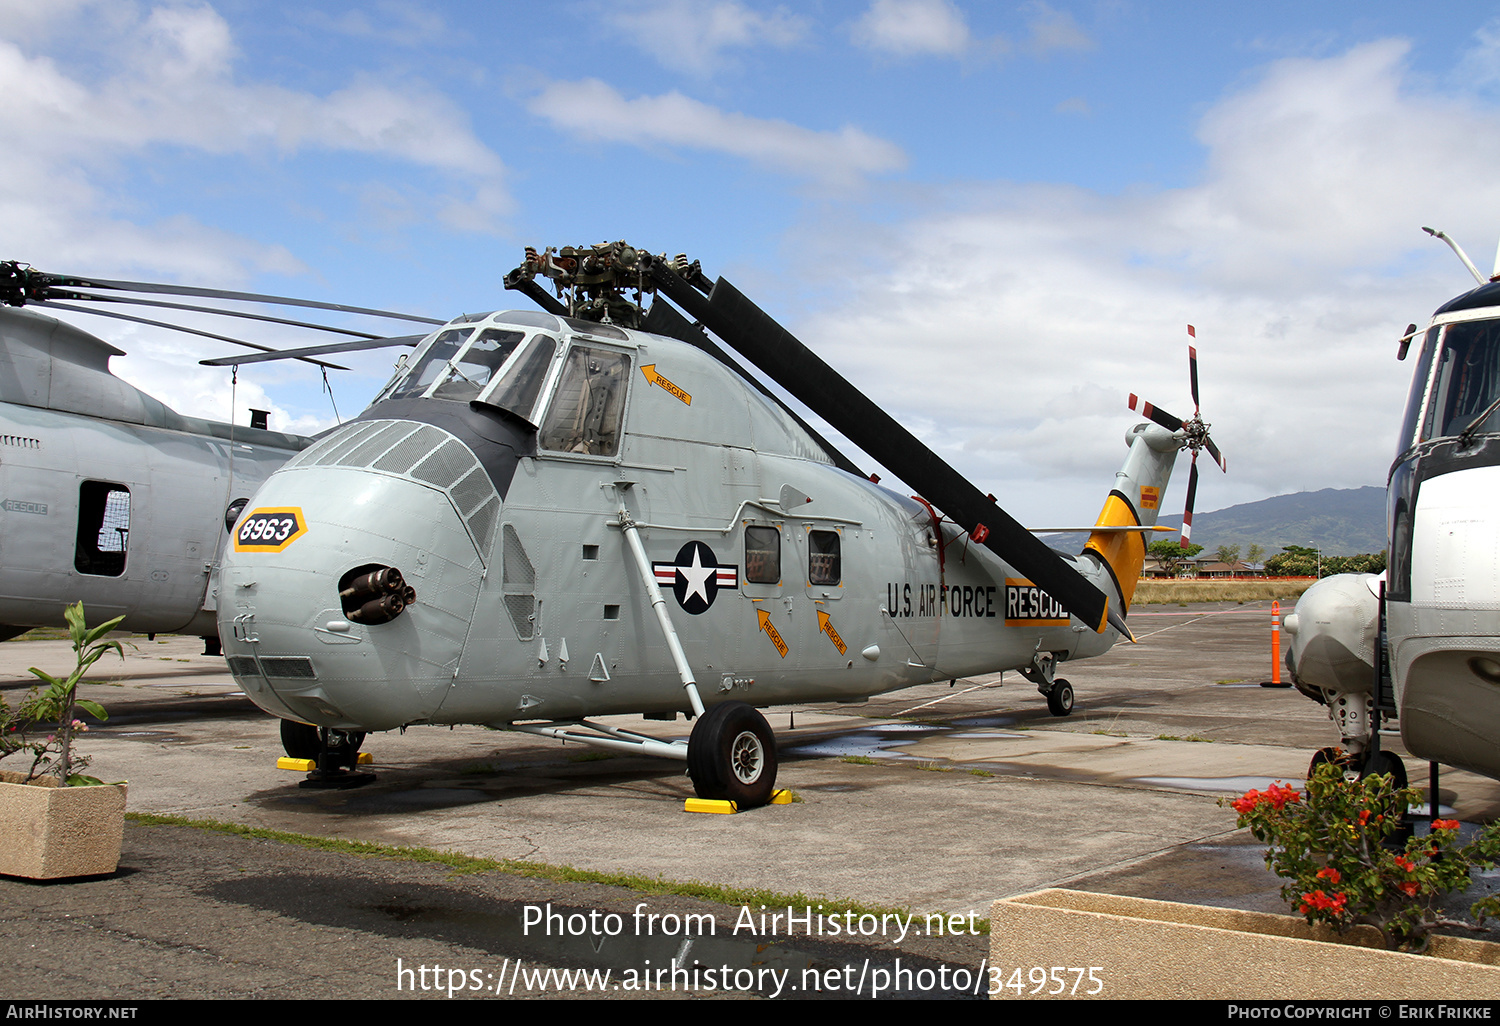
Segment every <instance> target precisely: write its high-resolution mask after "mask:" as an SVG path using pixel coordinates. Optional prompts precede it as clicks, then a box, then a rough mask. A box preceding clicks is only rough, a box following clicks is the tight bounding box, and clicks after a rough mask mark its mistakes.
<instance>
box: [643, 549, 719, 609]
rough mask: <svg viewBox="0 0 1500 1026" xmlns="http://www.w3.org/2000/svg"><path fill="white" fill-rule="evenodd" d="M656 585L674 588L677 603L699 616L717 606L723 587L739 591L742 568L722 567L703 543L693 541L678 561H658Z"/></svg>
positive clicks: (654, 564)
mask: <svg viewBox="0 0 1500 1026" xmlns="http://www.w3.org/2000/svg"><path fill="white" fill-rule="evenodd" d="M651 569H652V570H654V571H656V583H657V584H658V585H661V586H663V587H665V586H666V585H669V584H670V585H671V586H672V594H673V595H674V596H675V597H676V599H677V604H678V605H679V606H681V607H682V608H683V609H684V610H685V611H687V612H688V613H691V614H692V615H693V616H697V615H698V614H699V613H702V612H704V611H705V610H707V609H708V607H709V606H711V605H713V604H714V598H715V597H716V596H717V595H718V594H719V589H720V588H738V587H739V585H740V568H739V567H738V566H735V565H732V564H722V563H720V562H719V560H718V558H717V557H716V556H715V555H714V550H713V549H711V548H709V547H708V546H707V545H705V544H703V543H702V542H700V541H691V542H688V543H687V544H686V545H684V546H683V547H682V548H681V549H680V550H678V553H677V558H676V559H674V560H671V561H669V562H664V563H662V562H654V563H652V564H651Z"/></svg>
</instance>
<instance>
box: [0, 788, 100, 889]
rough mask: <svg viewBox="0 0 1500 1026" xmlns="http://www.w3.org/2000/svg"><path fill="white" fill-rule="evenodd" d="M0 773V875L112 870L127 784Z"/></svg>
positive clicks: (48, 876)
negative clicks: (64, 783)
mask: <svg viewBox="0 0 1500 1026" xmlns="http://www.w3.org/2000/svg"><path fill="white" fill-rule="evenodd" d="M24 779H25V776H24V774H20V773H11V772H7V771H0V831H3V832H4V836H3V838H0V873H3V874H6V875H8V876H25V877H30V878H32V879H34V880H51V879H55V878H57V877H62V876H97V875H100V874H104V873H113V872H114V871H115V869H116V867H118V866H119V864H120V842H121V840H122V839H123V837H124V835H125V785H124V784H104V785H102V786H99V787H49V786H46V785H41V784H22V783H20V781H21V780H24Z"/></svg>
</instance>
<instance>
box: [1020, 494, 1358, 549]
mask: <svg viewBox="0 0 1500 1026" xmlns="http://www.w3.org/2000/svg"><path fill="white" fill-rule="evenodd" d="M1158 523H1160V524H1163V525H1165V526H1168V527H1173V528H1179V529H1180V528H1181V527H1182V515H1181V514H1178V515H1177V516H1173V517H1162V518H1161V520H1159V521H1158ZM1176 537H1177V536H1176V535H1172V534H1157V535H1156V536H1155V537H1153V538H1152V539H1151V540H1152V541H1159V540H1161V539H1162V538H1171V539H1174V540H1175V539H1176ZM1043 538H1044V540H1045V541H1046V542H1047V544H1048V545H1051V546H1052V547H1053V548H1055V549H1060V550H1062V551H1064V552H1077V551H1079V549H1081V548H1082V547H1083V543H1084V542H1085V541H1087V540H1088V535H1086V534H1078V535H1072V534H1068V535H1056V534H1054V535H1044V536H1043ZM1193 541H1194V542H1195V543H1196V544H1199V545H1202V546H1203V548H1204V551H1205V552H1213V550H1214V549H1216V548H1218V547H1219V546H1220V545H1238V546H1239V547H1240V555H1241V558H1243V556H1244V553H1245V551H1246V550H1247V549H1249V548H1250V546H1251V545H1259V546H1260V547H1261V548H1263V549H1265V550H1266V551H1265V555H1266V556H1274V555H1276V553H1278V552H1280V551H1281V550H1282V548H1283V547H1284V546H1287V545H1306V546H1308V547H1310V548H1320V549H1322V550H1323V552H1324V553H1325V554H1327V555H1330V556H1356V555H1359V554H1360V553H1364V552H1384V551H1385V489H1384V488H1374V487H1366V488H1324V489H1322V490H1321V491H1317V492H1294V493H1293V494H1291V495H1275V496H1272V497H1271V498H1269V499H1261V500H1260V501H1259V502H1246V503H1242V504H1240V505H1238V506H1230V507H1229V508H1228V509H1220V510H1214V511H1212V512H1207V513H1205V512H1195V513H1194V514H1193ZM1262 558H1263V559H1264V558H1265V557H1264V556H1263V557H1262Z"/></svg>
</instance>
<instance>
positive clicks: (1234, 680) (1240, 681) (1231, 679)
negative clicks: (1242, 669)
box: [1214, 677, 1245, 684]
mask: <svg viewBox="0 0 1500 1026" xmlns="http://www.w3.org/2000/svg"><path fill="white" fill-rule="evenodd" d="M1244 682H1245V679H1244V678H1243V677H1226V678H1224V679H1223V680H1216V681H1214V683H1215V684H1243V683H1244Z"/></svg>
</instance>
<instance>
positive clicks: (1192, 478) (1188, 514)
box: [1177, 449, 1198, 549]
mask: <svg viewBox="0 0 1500 1026" xmlns="http://www.w3.org/2000/svg"><path fill="white" fill-rule="evenodd" d="M1197 494H1198V450H1197V449H1194V450H1193V462H1192V464H1191V468H1190V469H1189V470H1188V490H1187V509H1186V511H1185V512H1184V513H1183V514H1182V538H1181V540H1180V541H1178V543H1177V544H1178V545H1179V546H1180V547H1181V548H1184V549H1186V548H1187V547H1188V542H1189V541H1190V540H1191V539H1192V537H1193V499H1194V497H1195V496H1197Z"/></svg>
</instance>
